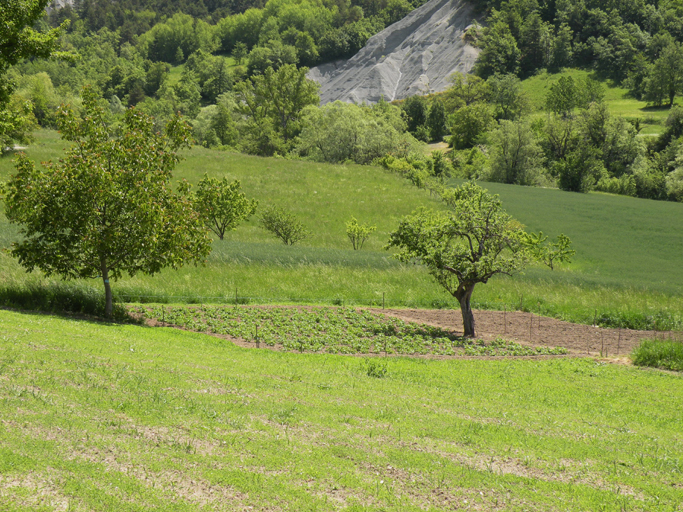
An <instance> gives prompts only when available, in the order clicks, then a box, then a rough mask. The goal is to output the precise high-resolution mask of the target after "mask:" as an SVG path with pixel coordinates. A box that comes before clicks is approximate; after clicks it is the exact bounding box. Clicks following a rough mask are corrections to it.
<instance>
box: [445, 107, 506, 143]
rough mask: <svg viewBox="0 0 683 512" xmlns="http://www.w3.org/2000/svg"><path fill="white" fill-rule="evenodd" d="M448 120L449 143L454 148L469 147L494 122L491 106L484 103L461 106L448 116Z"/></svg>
mask: <svg viewBox="0 0 683 512" xmlns="http://www.w3.org/2000/svg"><path fill="white" fill-rule="evenodd" d="M449 122H450V125H451V140H450V145H451V146H452V147H453V148H455V149H467V148H471V147H472V146H474V145H475V144H476V143H477V141H478V140H479V138H480V137H481V136H482V135H483V134H484V133H486V132H487V131H489V130H490V129H491V128H492V127H493V125H494V124H495V120H494V119H493V114H492V113H491V108H490V107H489V106H488V105H487V104H485V103H474V104H472V105H468V106H466V107H462V108H461V109H460V110H457V111H456V112H455V113H454V114H453V115H452V116H451V117H450V119H449Z"/></svg>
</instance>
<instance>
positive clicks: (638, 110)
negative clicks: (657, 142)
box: [522, 69, 669, 135]
mask: <svg viewBox="0 0 683 512" xmlns="http://www.w3.org/2000/svg"><path fill="white" fill-rule="evenodd" d="M562 76H571V77H572V78H573V79H574V80H582V79H585V78H586V77H591V78H594V76H593V73H591V72H589V71H586V70H582V69H570V70H566V71H563V72H562V73H547V72H543V73H539V74H538V75H535V76H532V77H530V78H527V79H526V80H524V81H522V90H524V91H525V92H526V93H527V95H528V97H529V99H530V100H531V105H532V107H533V108H534V110H537V111H539V112H540V111H542V110H543V109H544V107H545V99H546V95H547V94H548V90H549V89H550V86H551V85H552V84H554V83H555V82H557V81H558V80H559V79H560V77H562ZM603 85H604V86H605V103H606V104H607V106H608V107H609V110H610V112H611V113H612V114H614V115H616V116H620V117H624V118H626V119H628V120H635V119H638V120H640V133H641V135H657V134H659V133H661V132H662V130H663V129H664V121H666V118H667V116H668V115H669V107H648V105H647V103H646V102H644V101H638V100H637V99H635V98H633V97H631V96H630V94H629V92H628V89H624V88H623V87H618V86H615V85H613V84H612V83H611V82H609V81H604V82H603Z"/></svg>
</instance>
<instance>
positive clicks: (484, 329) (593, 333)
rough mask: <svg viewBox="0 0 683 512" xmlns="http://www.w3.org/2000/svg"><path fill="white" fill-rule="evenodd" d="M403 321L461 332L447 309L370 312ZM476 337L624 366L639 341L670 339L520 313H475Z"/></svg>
mask: <svg viewBox="0 0 683 512" xmlns="http://www.w3.org/2000/svg"><path fill="white" fill-rule="evenodd" d="M370 311H372V312H374V313H380V314H385V315H387V316H392V317H395V318H399V319H401V320H404V321H406V322H417V323H423V324H427V325H433V326H435V327H441V328H442V329H446V330H452V331H455V332H456V333H462V329H463V326H462V316H461V314H460V311H456V310H448V309H434V310H429V309H370ZM474 319H475V322H476V330H477V336H478V337H480V338H481V339H483V340H493V339H495V338H496V337H497V336H502V337H503V338H505V339H508V340H513V341H516V342H518V343H520V344H523V345H530V346H536V347H564V348H566V349H567V350H569V352H570V354H572V355H591V356H600V354H601V353H602V355H603V356H606V357H610V358H616V359H617V360H620V361H621V362H624V363H626V362H627V361H628V359H627V358H626V356H627V355H628V354H630V353H631V351H632V350H633V349H634V348H635V347H636V346H637V345H638V344H639V343H640V341H641V340H642V339H643V338H653V337H655V336H657V337H659V338H662V337H670V336H672V333H668V332H667V333H662V332H655V331H634V330H631V329H607V328H603V327H593V326H590V325H582V324H574V323H571V322H565V321H563V320H557V319H555V318H549V317H544V316H538V315H535V314H533V313H523V312H520V311H507V312H504V311H486V310H482V311H475V312H474Z"/></svg>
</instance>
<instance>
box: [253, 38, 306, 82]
mask: <svg viewBox="0 0 683 512" xmlns="http://www.w3.org/2000/svg"><path fill="white" fill-rule="evenodd" d="M297 62H298V57H297V54H296V48H294V47H293V46H290V45H287V44H282V42H281V41H274V40H271V41H269V42H268V45H267V46H257V47H255V48H254V49H253V50H252V51H251V52H250V53H249V64H248V66H247V70H248V73H249V75H257V74H262V73H265V72H266V70H267V69H268V68H272V69H275V70H277V69H279V68H281V67H282V66H285V65H290V64H291V65H294V64H296V63H297Z"/></svg>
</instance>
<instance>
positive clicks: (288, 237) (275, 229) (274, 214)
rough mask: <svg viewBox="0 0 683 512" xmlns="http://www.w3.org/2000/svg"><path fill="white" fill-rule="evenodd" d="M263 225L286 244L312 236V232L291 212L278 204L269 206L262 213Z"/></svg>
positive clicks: (292, 243)
mask: <svg viewBox="0 0 683 512" xmlns="http://www.w3.org/2000/svg"><path fill="white" fill-rule="evenodd" d="M260 221H261V226H263V228H264V229H265V230H267V231H270V232H271V233H272V234H273V235H275V236H276V237H277V238H279V239H280V240H282V243H284V244H285V245H294V244H296V243H298V242H301V241H302V240H305V239H306V238H308V237H310V236H311V233H310V232H309V231H308V230H307V229H306V228H305V227H304V225H303V224H302V223H301V221H300V220H298V219H297V218H296V217H295V216H294V215H292V214H291V213H288V212H286V211H285V210H283V209H282V208H279V207H277V206H268V207H266V209H265V210H263V213H261V219H260Z"/></svg>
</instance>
